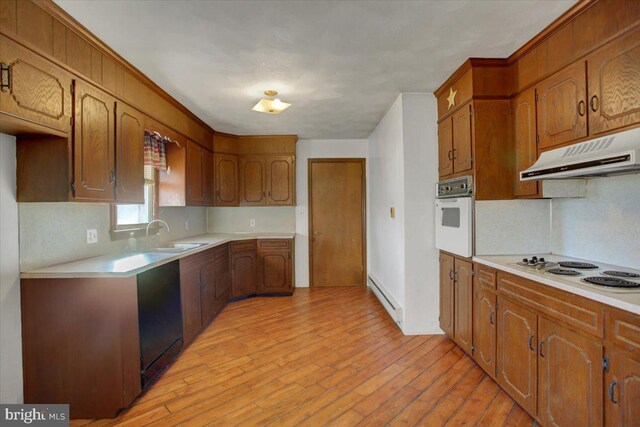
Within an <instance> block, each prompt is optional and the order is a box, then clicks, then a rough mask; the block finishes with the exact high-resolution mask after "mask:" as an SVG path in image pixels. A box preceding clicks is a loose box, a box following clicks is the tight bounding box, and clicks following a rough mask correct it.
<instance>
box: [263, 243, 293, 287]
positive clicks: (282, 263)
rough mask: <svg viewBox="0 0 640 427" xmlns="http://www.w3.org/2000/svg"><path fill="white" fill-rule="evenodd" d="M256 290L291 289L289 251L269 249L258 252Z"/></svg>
mask: <svg viewBox="0 0 640 427" xmlns="http://www.w3.org/2000/svg"><path fill="white" fill-rule="evenodd" d="M258 291H259V292H260V293H284V292H290V291H291V251H289V250H279V251H276V250H270V251H260V252H259V253H258Z"/></svg>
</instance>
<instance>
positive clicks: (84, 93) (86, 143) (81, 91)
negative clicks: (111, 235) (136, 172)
mask: <svg viewBox="0 0 640 427" xmlns="http://www.w3.org/2000/svg"><path fill="white" fill-rule="evenodd" d="M75 83H76V84H75V92H74V93H75V95H74V96H75V112H74V114H75V126H74V132H73V135H74V136H73V147H74V148H73V149H74V168H73V169H74V170H73V174H74V185H75V197H76V199H87V200H95V201H104V202H112V201H114V200H115V181H116V171H115V147H114V145H115V128H116V127H115V125H114V118H115V115H114V109H115V99H114V98H112V97H111V96H109V95H107V94H105V93H103V92H101V91H99V90H98V89H95V88H93V87H92V86H89V85H88V84H85V83H82V82H80V81H76V82H75Z"/></svg>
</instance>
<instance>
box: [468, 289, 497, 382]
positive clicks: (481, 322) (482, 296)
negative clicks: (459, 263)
mask: <svg viewBox="0 0 640 427" xmlns="http://www.w3.org/2000/svg"><path fill="white" fill-rule="evenodd" d="M474 301H475V303H474V304H475V305H474V308H473V312H474V322H473V343H474V346H475V351H474V354H473V356H474V359H475V361H476V362H477V363H478V365H480V367H482V369H484V370H485V371H486V372H487V373H489V375H491V376H492V377H494V378H495V376H496V319H497V317H498V316H497V313H496V295H495V294H494V293H492V292H489V291H487V290H485V289H482V288H480V287H479V286H476V292H475V298H474Z"/></svg>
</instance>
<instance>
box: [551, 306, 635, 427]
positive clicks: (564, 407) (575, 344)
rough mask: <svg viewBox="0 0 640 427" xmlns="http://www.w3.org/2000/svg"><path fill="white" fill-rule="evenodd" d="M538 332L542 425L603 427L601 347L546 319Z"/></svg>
mask: <svg viewBox="0 0 640 427" xmlns="http://www.w3.org/2000/svg"><path fill="white" fill-rule="evenodd" d="M539 332H540V342H539V344H538V396H539V397H538V418H539V419H540V422H541V423H542V425H544V426H567V427H569V426H601V425H602V422H603V414H602V406H603V393H602V390H603V368H602V357H603V350H602V345H601V344H599V343H597V342H594V341H592V340H590V339H588V338H586V337H584V336H582V335H579V334H577V333H575V332H572V331H570V330H569V329H567V328H565V327H563V326H560V325H558V324H556V323H554V322H551V321H549V320H547V319H545V318H543V317H541V318H540V323H539ZM637 404H638V402H636V405H637ZM636 421H637V420H636Z"/></svg>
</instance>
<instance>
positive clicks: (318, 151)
mask: <svg viewBox="0 0 640 427" xmlns="http://www.w3.org/2000/svg"><path fill="white" fill-rule="evenodd" d="M367 143H368V141H367V140H366V139H301V140H299V141H298V144H297V147H296V208H295V225H296V271H295V274H296V287H300V288H304V287H308V286H309V209H308V208H309V195H308V192H309V185H308V179H307V178H308V177H307V160H309V159H316V158H367V157H368V150H369V147H368V144H367ZM367 170H370V168H369V161H367ZM368 174H369V172H367V175H368ZM367 186H368V184H367ZM367 192H368V189H367ZM368 198H369V194H367V200H368ZM367 221H369V219H368V218H367Z"/></svg>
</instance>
